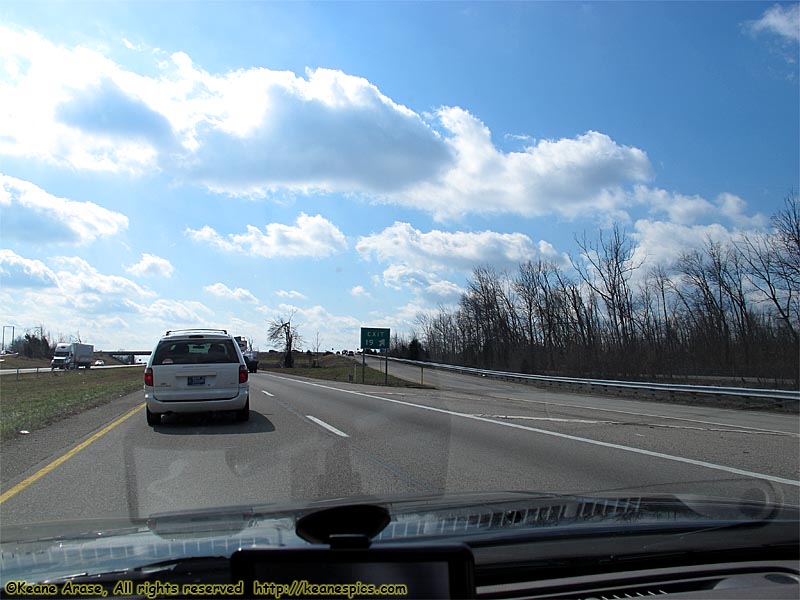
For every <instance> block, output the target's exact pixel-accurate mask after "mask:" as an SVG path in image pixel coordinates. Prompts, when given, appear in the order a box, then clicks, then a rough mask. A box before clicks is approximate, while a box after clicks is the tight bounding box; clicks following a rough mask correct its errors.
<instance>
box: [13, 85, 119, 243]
mask: <svg viewBox="0 0 800 600" xmlns="http://www.w3.org/2000/svg"><path fill="white" fill-rule="evenodd" d="M0 96H2V92H0ZM0 209H2V211H3V218H2V220H0V227H1V228H2V236H3V239H16V240H22V241H33V242H36V243H37V244H52V243H75V244H87V243H89V242H92V241H94V240H95V239H97V238H98V237H108V236H113V235H116V234H118V233H120V232H121V231H124V230H125V229H127V228H128V217H126V216H125V215H123V214H120V213H118V212H114V211H111V210H108V209H106V208H103V207H102V206H98V205H97V204H94V203H93V202H77V201H75V200H69V199H67V198H59V197H57V196H53V195H51V194H49V193H47V192H46V191H45V190H43V189H42V188H40V187H38V186H36V185H34V184H33V183H30V182H28V181H23V180H21V179H16V178H14V177H9V176H7V175H3V174H0Z"/></svg>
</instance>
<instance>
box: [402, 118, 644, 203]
mask: <svg viewBox="0 0 800 600" xmlns="http://www.w3.org/2000/svg"><path fill="white" fill-rule="evenodd" d="M436 115H437V118H438V120H439V123H440V124H441V126H442V127H443V129H444V130H445V132H446V137H445V144H446V145H447V146H448V147H449V148H450V150H451V152H452V154H453V155H454V156H455V162H454V164H453V165H452V166H451V168H450V169H448V170H447V171H446V172H444V173H443V174H442V175H441V176H439V177H437V178H434V179H432V180H429V181H423V182H420V183H419V184H417V185H416V186H414V187H413V188H412V189H411V190H409V191H407V192H403V193H401V194H395V195H393V196H392V197H391V200H393V201H396V202H400V203H403V204H409V205H411V206H414V207H416V208H420V209H422V210H426V211H431V212H433V214H434V216H435V217H436V218H438V219H453V218H457V217H459V216H460V215H462V214H463V213H465V212H471V213H512V214H519V215H524V216H531V217H532V216H540V215H545V214H552V213H558V214H562V215H565V216H567V217H575V216H577V215H579V214H582V213H584V214H585V213H586V212H587V211H605V212H607V211H610V210H619V209H620V206H619V202H620V200H624V198H625V196H624V195H621V194H618V193H614V192H615V191H618V190H620V189H622V188H623V187H624V186H627V185H629V184H633V183H636V182H642V181H646V180H649V179H650V178H651V177H652V168H651V165H650V160H649V159H648V157H647V155H646V154H645V152H644V151H642V150H640V149H638V148H633V147H630V146H621V145H619V144H617V143H616V142H614V141H613V140H612V139H611V138H610V137H608V136H607V135H605V134H603V133H599V132H596V131H589V132H587V133H585V134H583V135H580V136H577V137H575V138H572V139H560V140H541V141H538V142H536V143H534V144H530V145H528V146H526V147H525V149H524V150H523V151H522V152H508V153H504V152H502V151H500V150H498V149H497V148H496V147H495V145H494V144H493V142H492V139H491V132H490V131H489V128H488V127H486V125H484V124H483V123H482V122H481V121H480V120H478V119H477V118H476V117H475V116H473V115H471V114H470V113H469V112H467V111H466V110H463V109H461V108H457V107H456V108H452V107H445V108H441V109H440V110H439V111H438V112H437V113H436Z"/></svg>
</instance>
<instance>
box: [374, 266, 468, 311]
mask: <svg viewBox="0 0 800 600" xmlns="http://www.w3.org/2000/svg"><path fill="white" fill-rule="evenodd" d="M383 283H384V285H386V286H387V287H390V288H393V289H395V290H402V289H409V290H411V291H413V292H414V293H415V294H417V295H419V296H420V297H423V298H425V299H426V300H429V301H431V302H444V301H453V300H457V299H458V297H460V296H461V294H462V293H463V292H464V290H463V288H461V287H460V286H458V285H457V284H455V283H453V282H452V281H447V280H445V279H442V278H440V277H439V276H438V275H436V274H435V273H431V272H429V271H423V270H421V269H414V268H412V267H409V266H408V265H405V264H393V265H389V267H387V268H386V269H385V270H384V271H383Z"/></svg>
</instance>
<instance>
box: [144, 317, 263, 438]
mask: <svg viewBox="0 0 800 600" xmlns="http://www.w3.org/2000/svg"><path fill="white" fill-rule="evenodd" d="M144 397H145V402H146V404H147V409H146V410H147V423H148V425H151V426H154V425H158V424H159V423H160V422H161V415H164V414H170V413H200V412H213V411H231V412H234V413H235V415H236V420H237V421H247V420H248V419H249V418H250V383H249V381H248V371H247V365H246V363H245V360H244V356H243V355H242V351H241V349H240V348H239V346H238V344H237V343H236V341H235V340H234V339H233V336H232V335H230V334H228V333H227V332H226V331H225V330H224V329H181V330H176V331H167V333H166V334H165V335H163V336H162V337H161V339H159V340H158V343H157V344H156V347H155V348H154V349H153V352H152V353H151V354H150V359H149V360H148V361H147V367H146V368H145V370H144Z"/></svg>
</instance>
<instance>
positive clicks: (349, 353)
mask: <svg viewBox="0 0 800 600" xmlns="http://www.w3.org/2000/svg"><path fill="white" fill-rule="evenodd" d="M355 355H356V353H355V352H353V351H352V350H349V351H348V352H347V356H355Z"/></svg>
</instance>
